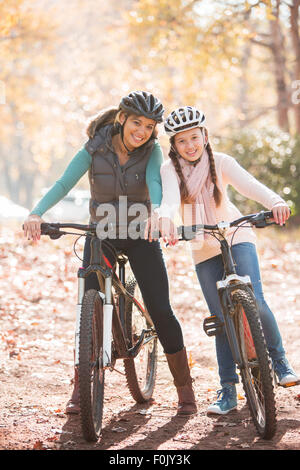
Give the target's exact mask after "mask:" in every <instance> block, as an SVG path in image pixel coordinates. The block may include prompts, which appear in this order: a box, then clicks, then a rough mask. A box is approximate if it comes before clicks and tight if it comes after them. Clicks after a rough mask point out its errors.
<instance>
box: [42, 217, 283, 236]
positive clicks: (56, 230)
mask: <svg viewBox="0 0 300 470" xmlns="http://www.w3.org/2000/svg"><path fill="white" fill-rule="evenodd" d="M272 217H273V212H272V211H260V212H257V213H255V214H249V215H245V216H243V217H240V218H239V219H237V220H234V221H232V222H220V223H218V224H216V225H206V224H198V225H191V226H189V227H187V226H184V225H181V226H180V227H178V228H177V233H178V235H180V236H181V237H182V238H181V240H190V239H191V238H190V235H191V233H193V234H195V235H196V232H197V231H199V230H207V231H212V232H213V231H221V230H223V229H226V228H231V227H237V226H239V225H240V224H242V223H243V222H246V221H248V222H250V223H251V224H252V225H253V226H255V227H256V228H264V227H267V226H268V225H273V224H274V222H268V220H269V219H271V218H272ZM64 228H69V229H76V230H82V231H84V232H91V233H96V229H97V224H89V225H83V224H73V223H63V224H62V223H42V224H41V234H42V235H48V236H49V237H50V238H52V239H56V238H60V237H61V236H62V235H67V234H69V233H70V232H65V231H62V230H61V229H64ZM187 231H188V233H189V237H186V236H185V232H187ZM73 235H77V234H73ZM159 236H161V235H160V234H159Z"/></svg>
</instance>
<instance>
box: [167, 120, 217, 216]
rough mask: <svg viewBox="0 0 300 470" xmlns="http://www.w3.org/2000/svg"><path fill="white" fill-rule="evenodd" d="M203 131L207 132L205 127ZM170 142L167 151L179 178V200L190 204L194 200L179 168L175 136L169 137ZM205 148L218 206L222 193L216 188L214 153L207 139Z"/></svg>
mask: <svg viewBox="0 0 300 470" xmlns="http://www.w3.org/2000/svg"><path fill="white" fill-rule="evenodd" d="M205 132H206V133H207V131H206V129H205ZM170 144H171V148H170V151H169V157H170V158H171V160H172V162H173V165H174V167H175V170H176V173H177V175H178V177H179V180H180V196H181V201H182V203H184V204H192V203H193V202H194V200H193V198H192V197H191V196H190V194H189V191H188V188H187V184H186V181H185V178H184V175H183V172H182V168H181V165H180V163H179V158H180V155H179V153H178V152H177V150H176V147H175V136H173V137H171V139H170ZM206 150H207V154H208V158H209V169H210V176H211V180H212V182H213V185H214V191H213V196H214V200H215V203H216V206H217V207H218V206H219V205H220V204H221V199H222V193H221V191H220V189H219V188H218V184H217V172H216V165H215V159H214V154H213V151H212V148H211V145H210V143H209V142H208V141H207V144H206Z"/></svg>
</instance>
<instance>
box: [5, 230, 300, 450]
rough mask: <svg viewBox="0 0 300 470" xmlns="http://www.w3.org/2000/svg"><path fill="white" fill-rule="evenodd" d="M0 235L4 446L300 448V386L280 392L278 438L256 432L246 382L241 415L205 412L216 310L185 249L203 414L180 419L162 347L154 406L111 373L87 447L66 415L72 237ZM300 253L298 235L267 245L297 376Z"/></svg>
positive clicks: (172, 256) (180, 264)
mask: <svg viewBox="0 0 300 470" xmlns="http://www.w3.org/2000/svg"><path fill="white" fill-rule="evenodd" d="M270 233H273V232H269V233H268V235H270ZM264 235H265V234H264ZM0 239H1V240H0V257H1V267H0V293H1V296H0V417H1V418H0V449H18V450H21V449H27V450H30V449H37V450H42V449H52V450H61V449H68V450H79V449H89V450H115V449H118V450H127V451H130V450H145V449H148V450H149V449H153V450H183V449H184V450H196V449H197V450H198V449H199V450H204V449H205V450H208V449H232V450H241V449H245V450H249V449H251V450H267V449H268V450H275V449H276V450H279V449H280V450H285V449H289V450H291V449H299V448H300V387H294V388H291V389H282V388H280V389H279V388H278V389H277V390H276V398H277V409H278V431H277V433H276V435H275V437H274V438H273V440H272V441H264V440H261V439H260V438H259V437H258V436H257V434H256V432H255V429H254V426H253V425H252V423H251V420H250V417H249V413H248V409H247V407H246V405H245V399H244V397H243V392H242V389H241V388H240V386H239V403H238V405H239V406H238V410H237V411H234V412H232V413H230V414H229V415H227V416H225V417H208V416H207V415H206V408H207V405H208V403H209V402H211V401H212V400H213V399H214V398H215V391H216V390H217V389H218V388H219V382H218V377H217V373H216V360H215V350H214V340H213V339H210V338H208V337H207V336H206V335H205V334H204V332H203V330H202V321H203V318H204V317H205V316H206V315H207V311H206V307H205V303H204V301H203V298H202V296H201V292H200V290H199V287H198V284H197V280H196V277H195V274H194V273H193V271H192V270H189V269H188V266H189V264H190V258H189V254H188V252H187V251H186V247H184V246H178V247H175V248H173V249H172V250H168V251H167V250H164V251H165V256H166V260H167V263H168V269H169V277H170V282H171V299H172V304H173V307H174V310H175V311H176V314H177V316H178V317H179V319H180V320H181V323H182V327H183V329H184V334H185V341H186V346H187V349H188V352H189V355H190V364H191V366H192V373H193V376H194V378H195V388H196V395H197V400H198V405H199V412H198V415H197V416H193V417H190V418H176V417H175V416H174V415H175V406H176V392H175V389H174V387H173V384H172V379H171V376H170V373H169V371H168V368H167V365H166V361H165V359H164V356H163V354H162V352H161V351H160V355H159V372H158V378H157V385H156V388H155V392H154V397H153V401H152V402H151V403H149V404H148V405H147V406H145V405H136V404H135V402H134V401H133V399H132V398H131V397H130V395H129V393H128V391H127V388H126V385H125V378H124V377H123V376H122V375H120V374H117V373H107V376H106V383H107V385H106V391H105V418H104V426H103V432H102V436H101V439H100V440H99V442H97V443H93V444H88V443H86V442H85V441H84V439H83V438H82V436H81V431H80V424H79V418H78V417H76V416H73V417H68V416H67V415H65V414H64V409H65V405H66V402H67V401H68V399H69V397H70V393H71V388H72V386H71V379H72V376H73V337H74V321H75V320H74V305H75V303H76V271H77V268H78V266H79V264H78V260H77V258H76V257H75V256H74V255H73V252H72V238H71V237H70V238H69V239H64V240H59V241H56V242H50V241H49V240H46V239H43V240H42V241H41V242H40V243H39V244H38V245H36V246H33V245H32V244H31V243H29V242H27V241H24V239H23V237H22V234H20V233H16V234H15V235H14V233H13V231H11V230H10V229H2V230H1V232H0ZM299 248H300V242H299V241H298V242H297V243H296V241H295V240H293V236H292V235H291V236H289V237H286V238H285V239H283V240H282V241H280V240H278V239H277V238H275V236H274V235H271V237H268V238H264V239H263V238H261V237H260V240H259V252H260V257H261V267H262V271H263V279H264V285H265V296H266V299H267V301H268V302H269V304H270V306H271V308H272V309H273V311H274V312H275V314H276V317H277V320H278V322H279V325H280V329H281V332H282V335H283V338H284V345H285V348H286V351H287V356H288V358H289V360H290V362H291V363H292V365H293V366H294V368H295V369H296V370H297V371H298V373H300V354H299V350H300V335H299V326H300V297H299V265H300V251H299ZM79 253H80V250H79ZM17 268H18V269H17ZM189 271H190V272H189ZM119 368H120V369H121V368H122V365H121V363H120V365H119Z"/></svg>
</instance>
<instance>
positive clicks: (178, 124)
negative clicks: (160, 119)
mask: <svg viewBox="0 0 300 470" xmlns="http://www.w3.org/2000/svg"><path fill="white" fill-rule="evenodd" d="M204 123H205V115H204V114H203V112H202V111H199V110H198V109H196V108H194V107H193V106H184V107H182V108H177V109H175V110H174V111H172V112H171V114H169V116H168V117H167V119H166V120H165V122H164V127H165V131H166V133H167V134H168V135H169V136H170V137H172V136H173V135H175V134H177V133H178V132H182V131H185V130H187V129H193V128H194V127H203V125H204Z"/></svg>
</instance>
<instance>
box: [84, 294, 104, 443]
mask: <svg viewBox="0 0 300 470" xmlns="http://www.w3.org/2000/svg"><path fill="white" fill-rule="evenodd" d="M102 338H103V303H102V299H101V298H100V296H99V293H98V292H97V291H96V290H93V289H91V290H88V291H87V292H86V293H85V295H84V297H83V301H82V309H81V319H80V334H79V365H78V375H79V396H80V418H81V427H82V433H83V436H84V438H85V439H86V440H87V441H97V440H98V438H99V436H100V433H101V427H102V416H103V400H104V369H103V367H102V350H103V349H102V344H103V339H102Z"/></svg>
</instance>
